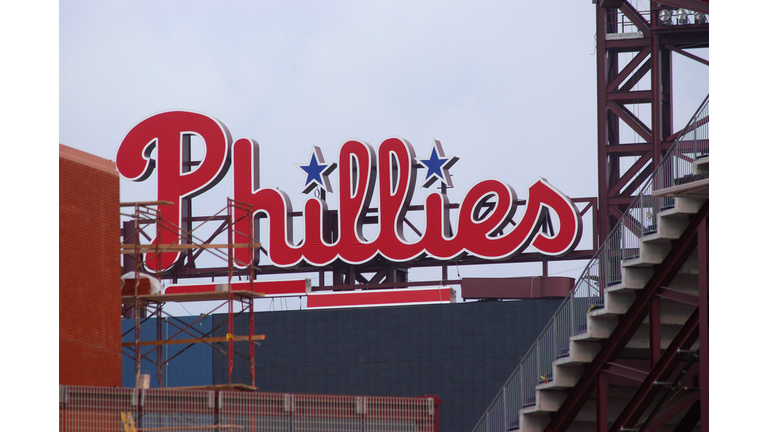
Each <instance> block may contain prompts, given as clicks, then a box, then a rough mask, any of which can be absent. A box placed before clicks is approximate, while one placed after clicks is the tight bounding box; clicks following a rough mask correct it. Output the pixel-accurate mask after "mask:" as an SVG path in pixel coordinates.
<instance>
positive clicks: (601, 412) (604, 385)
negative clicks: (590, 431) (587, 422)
mask: <svg viewBox="0 0 768 432" xmlns="http://www.w3.org/2000/svg"><path fill="white" fill-rule="evenodd" d="M595 422H596V425H595V431H596V432H607V431H608V376H607V374H606V373H605V372H603V371H600V372H599V373H598V374H597V376H596V377H595Z"/></svg>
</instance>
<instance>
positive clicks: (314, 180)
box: [295, 146, 336, 194]
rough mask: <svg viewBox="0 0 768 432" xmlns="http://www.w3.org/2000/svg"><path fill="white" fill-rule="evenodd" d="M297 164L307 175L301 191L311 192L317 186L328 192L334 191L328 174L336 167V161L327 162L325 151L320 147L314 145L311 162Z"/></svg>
mask: <svg viewBox="0 0 768 432" xmlns="http://www.w3.org/2000/svg"><path fill="white" fill-rule="evenodd" d="M295 165H296V166H297V167H299V168H301V169H302V170H303V171H304V172H305V173H306V175H307V177H306V179H305V180H304V189H303V190H302V191H301V193H305V194H306V193H309V192H311V191H312V189H314V188H316V187H319V188H320V189H324V190H326V191H328V192H333V190H331V183H330V182H329V181H328V175H330V174H331V173H332V172H333V171H334V170H335V169H336V163H335V162H334V163H329V164H327V163H325V160H324V159H323V152H322V151H321V150H320V148H319V147H317V146H314V147H313V149H312V156H311V157H310V158H309V163H308V164H307V165H300V164H295Z"/></svg>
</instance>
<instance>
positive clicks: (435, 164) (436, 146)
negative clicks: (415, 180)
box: [418, 140, 459, 188]
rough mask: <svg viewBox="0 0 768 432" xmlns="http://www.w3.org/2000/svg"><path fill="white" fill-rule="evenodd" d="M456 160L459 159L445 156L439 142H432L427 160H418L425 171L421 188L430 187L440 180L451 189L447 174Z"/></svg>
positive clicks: (451, 185)
mask: <svg viewBox="0 0 768 432" xmlns="http://www.w3.org/2000/svg"><path fill="white" fill-rule="evenodd" d="M458 160H459V158H457V157H456V156H445V153H444V152H443V147H442V145H441V144H440V141H438V140H434V143H433V144H432V153H431V154H430V156H429V159H418V162H419V164H421V166H423V167H424V168H426V169H427V174H426V176H425V177H424V184H423V185H422V186H421V187H425V188H426V187H430V186H432V183H434V182H435V181H437V180H440V181H441V182H442V183H443V184H445V185H446V186H448V187H453V182H452V181H451V174H450V173H449V172H448V169H449V168H451V167H452V166H453V164H455V163H456V162H457V161H458Z"/></svg>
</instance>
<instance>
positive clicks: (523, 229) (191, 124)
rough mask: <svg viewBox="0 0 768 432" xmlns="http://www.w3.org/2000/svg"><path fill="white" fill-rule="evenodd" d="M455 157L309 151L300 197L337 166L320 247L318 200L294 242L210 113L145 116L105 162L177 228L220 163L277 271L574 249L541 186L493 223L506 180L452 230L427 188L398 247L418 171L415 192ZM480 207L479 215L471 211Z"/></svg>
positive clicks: (563, 216) (491, 185) (565, 220)
mask: <svg viewBox="0 0 768 432" xmlns="http://www.w3.org/2000/svg"><path fill="white" fill-rule="evenodd" d="M193 135H197V136H198V137H200V138H201V139H202V141H203V142H204V148H205V156H204V158H203V160H202V161H200V163H199V165H197V167H196V168H195V169H194V170H191V169H190V168H188V167H185V166H184V152H185V151H188V150H187V149H186V148H187V147H188V144H187V143H188V140H189V137H190V136H193ZM153 151H156V154H155V157H154V159H153V158H152V157H151V155H152V152H153ZM456 160H457V158H455V157H446V156H445V155H444V153H443V150H442V147H441V146H440V143H439V142H438V141H435V142H434V143H433V147H432V151H431V154H430V157H429V158H427V159H419V158H417V157H416V155H415V152H414V149H413V147H412V146H411V144H410V143H409V142H408V141H406V140H404V139H401V138H387V139H385V140H384V141H383V142H382V143H381V144H380V145H379V147H378V149H374V148H373V147H372V146H371V145H369V144H367V143H365V142H362V141H357V140H350V141H347V142H345V143H344V144H342V146H341V148H340V150H339V156H338V164H336V163H326V162H325V160H324V158H323V155H322V152H321V151H320V150H319V149H318V148H317V147H315V148H314V151H313V153H312V155H311V157H310V160H309V162H308V163H307V164H306V165H298V166H299V168H300V169H302V170H303V171H304V172H305V174H306V180H305V184H304V187H303V189H302V192H304V193H308V192H310V191H312V190H314V189H316V188H317V189H321V190H325V191H329V192H330V191H331V186H330V183H329V181H328V175H329V174H331V173H332V172H334V171H336V170H338V189H339V190H338V192H337V194H338V219H337V226H336V227H335V228H336V230H335V231H336V233H337V237H336V238H335V239H333V240H331V239H330V238H328V236H327V234H326V233H327V232H328V229H327V227H328V225H329V224H330V217H329V215H328V214H329V210H328V206H327V203H326V201H325V200H324V199H322V197H318V196H309V197H308V198H307V200H306V201H305V203H304V209H303V222H304V226H303V240H302V241H300V242H299V243H298V244H296V242H294V240H293V217H292V216H291V213H292V212H293V209H292V205H291V201H290V199H289V197H288V195H287V194H286V193H285V192H284V191H282V190H279V189H277V188H269V187H266V188H262V187H260V185H259V180H258V179H259V160H258V144H257V143H256V142H255V141H254V140H252V139H249V138H240V139H237V140H235V141H234V142H233V140H232V137H231V135H230V133H229V130H228V129H227V128H226V127H225V126H224V125H223V124H222V123H221V122H219V121H218V120H216V119H214V118H211V117H209V116H206V115H203V114H199V113H194V112H188V111H169V112H163V113H159V114H156V115H153V116H150V117H148V118H146V119H144V120H142V121H141V122H139V123H138V124H137V125H136V126H134V127H133V128H132V129H131V130H130V131H129V132H128V134H127V135H126V136H125V138H124V139H123V141H122V143H121V144H120V147H119V148H118V151H117V155H116V159H115V161H116V164H117V168H118V171H119V172H120V174H121V175H122V176H124V177H125V178H127V179H129V180H134V181H144V180H147V179H148V178H149V176H150V175H151V174H152V173H153V171H155V170H156V171H157V199H158V200H164V201H170V202H173V203H174V205H167V206H163V209H162V212H163V217H164V218H165V219H168V220H170V221H171V222H173V223H175V224H176V225H177V226H178V227H181V226H182V223H181V222H182V206H183V201H184V200H185V199H187V198H191V197H194V196H197V195H200V194H202V193H204V192H205V191H207V190H209V189H210V188H212V187H213V186H215V185H216V184H217V183H219V182H220V181H221V180H222V179H223V178H224V176H225V175H226V173H227V171H228V170H229V168H230V165H232V169H233V175H232V179H233V198H234V200H236V201H238V202H241V203H245V204H247V205H250V206H252V207H253V211H254V214H255V215H259V216H266V217H267V219H268V227H269V239H270V241H269V243H270V244H269V251H268V256H269V258H270V260H271V261H272V263H273V264H274V265H276V266H279V267H293V266H296V265H298V264H300V263H302V262H306V263H308V264H311V265H313V266H318V267H320V266H325V265H328V264H330V263H332V262H334V261H336V260H341V261H344V262H346V263H348V264H362V263H366V262H368V261H370V260H372V259H374V258H376V257H382V258H384V259H386V260H389V261H392V262H407V261H412V260H415V259H418V258H420V257H424V256H428V257H432V258H435V259H438V260H456V259H459V258H460V257H462V256H464V255H465V254H471V255H474V256H476V257H480V258H484V259H488V260H498V259H504V258H508V257H510V256H513V255H516V254H519V253H520V252H522V251H523V250H524V249H526V248H529V247H530V248H533V249H534V250H536V251H538V252H540V253H542V254H543V255H547V256H562V255H564V254H567V253H569V252H571V251H572V250H573V249H574V248H575V247H576V245H577V243H578V241H579V239H580V237H581V231H582V223H581V217H580V214H579V212H578V210H577V209H576V207H575V206H574V204H573V202H571V200H570V199H569V198H568V197H567V196H565V195H564V194H562V193H561V192H560V191H558V190H557V189H555V188H554V187H553V186H552V185H550V184H549V183H548V182H547V181H546V180H544V179H539V180H537V181H536V182H534V183H533V184H532V185H530V186H529V187H528V198H527V199H526V203H525V207H526V208H525V212H524V213H523V215H522V218H521V219H520V220H519V221H518V222H516V223H514V228H513V229H512V230H510V231H508V232H504V228H505V227H507V226H508V225H509V224H510V222H511V221H512V218H513V216H514V215H515V212H516V210H517V206H518V199H517V195H516V193H515V191H514V189H512V188H511V187H510V186H509V185H507V184H506V183H504V182H502V181H500V180H495V179H487V180H482V181H479V182H477V183H476V184H475V185H473V186H472V187H471V188H470V189H469V191H468V192H467V193H466V195H465V196H464V199H463V200H462V201H461V202H460V204H459V210H458V217H457V223H456V226H455V229H452V227H451V225H450V224H451V222H450V218H449V201H448V197H447V196H446V195H445V194H444V193H442V192H441V191H434V192H431V193H429V194H428V195H427V197H426V199H425V203H424V215H425V216H424V218H425V219H424V222H425V223H424V226H425V228H424V232H423V233H422V234H421V237H420V238H418V239H417V240H415V241H408V240H406V239H405V236H404V234H403V224H404V221H405V216H406V213H407V211H408V209H409V207H410V206H411V200H412V197H413V193H414V190H415V187H416V183H417V182H416V178H417V169H418V167H419V166H422V167H423V168H426V172H427V174H426V176H425V180H424V183H423V186H424V187H427V186H430V185H432V184H433V183H435V182H437V181H440V182H442V183H445V184H446V185H450V175H449V174H448V171H447V170H448V168H450V166H451V165H453V164H454V163H455V162H456ZM377 183H378V207H379V211H378V228H379V230H378V234H377V236H376V238H374V239H366V238H365V236H364V235H363V221H364V218H365V215H366V213H367V211H368V208H369V205H370V203H371V199H372V198H373V197H374V193H375V191H376V188H375V186H376V184H377ZM323 195H324V194H323ZM491 202H492V203H493V205H488V204H489V203H491ZM481 208H486V209H488V208H490V210H488V211H485V212H481V211H480V209H481ZM547 220H550V221H555V223H554V225H553V227H554V229H553V230H551V231H548V230H546V229H543V228H542V227H543V226H544V225H545V223H546V221H547ZM236 224H237V226H236V227H235V232H236V233H239V234H235V238H233V239H232V241H234V242H235V243H247V242H248V236H247V235H246V234H245V233H247V232H248V228H249V221H248V220H239V221H237V222H236ZM179 237H180V233H172V232H168V231H166V230H161V231H160V232H159V233H158V234H157V238H156V239H155V242H160V244H168V243H178V242H179V241H180V239H179ZM235 253H236V256H235V258H236V260H237V261H239V262H241V263H242V262H248V256H249V255H248V253H249V251H248V250H247V249H236V250H235ZM178 257H179V254H178V253H163V254H161V266H162V268H168V267H170V266H171V265H172V264H173V263H174V262H175V261H176V260H177V259H178Z"/></svg>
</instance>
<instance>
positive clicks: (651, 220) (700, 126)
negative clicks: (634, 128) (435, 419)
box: [473, 95, 709, 432]
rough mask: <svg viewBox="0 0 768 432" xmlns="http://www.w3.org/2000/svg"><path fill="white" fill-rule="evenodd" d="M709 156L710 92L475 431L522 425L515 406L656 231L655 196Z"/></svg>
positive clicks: (529, 401)
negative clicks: (624, 265) (643, 238)
mask: <svg viewBox="0 0 768 432" xmlns="http://www.w3.org/2000/svg"><path fill="white" fill-rule="evenodd" d="M708 156H709V95H707V97H706V98H704V101H703V102H702V103H701V105H700V106H699V109H698V110H697V111H696V113H695V114H694V115H693V117H692V118H691V120H690V121H689V122H688V124H687V125H686V126H685V128H683V130H682V131H681V132H680V134H679V135H678V137H677V139H676V140H675V142H674V143H673V144H672V147H671V148H670V150H669V151H668V152H667V154H666V155H665V156H664V157H663V158H662V160H661V162H659V165H658V166H657V167H656V169H655V170H654V171H653V173H652V174H651V176H650V177H649V178H648V179H647V180H646V181H645V183H644V184H643V186H642V187H641V188H640V192H639V193H638V194H637V196H636V197H635V199H634V200H633V202H632V204H630V206H629V208H628V209H627V211H626V212H625V213H624V215H623V216H622V218H621V219H620V220H619V222H618V223H617V224H616V226H615V227H614V228H613V230H612V231H611V233H610V234H609V235H608V237H607V238H606V240H605V241H604V242H603V244H602V245H600V247H599V248H598V250H597V252H596V253H595V255H594V256H593V257H592V259H591V260H590V261H589V263H587V266H586V268H585V269H584V271H583V272H582V274H581V276H580V277H579V278H578V280H577V281H576V283H575V284H574V287H573V290H572V291H571V292H570V293H569V294H568V296H566V298H565V299H564V300H563V302H562V303H561V304H560V306H559V307H558V309H557V310H556V311H555V313H554V315H553V316H552V318H550V320H549V322H548V323H547V325H546V326H545V327H544V330H543V331H542V332H541V334H540V335H539V337H538V338H537V339H536V341H535V342H534V343H533V345H532V346H531V348H530V349H528V352H527V353H526V354H525V355H524V356H523V357H522V360H521V361H520V363H519V364H518V366H517V367H516V368H515V370H514V371H513V372H512V375H510V377H509V378H508V379H507V381H506V382H505V383H504V385H503V386H502V388H501V390H500V391H499V393H497V395H496V397H495V398H494V399H493V401H491V404H490V406H489V407H488V409H487V410H486V411H485V413H483V415H482V416H481V417H480V420H479V421H478V422H477V424H476V425H475V427H474V429H473V432H496V431H509V430H513V429H518V428H519V427H520V415H519V412H520V410H521V409H522V408H524V407H527V406H531V405H534V404H535V403H536V387H537V386H538V385H541V384H546V383H548V382H550V381H552V379H553V362H554V361H555V360H556V359H558V358H561V357H566V356H568V355H570V353H571V349H570V341H571V337H572V336H576V335H579V334H583V333H586V332H587V325H588V320H587V313H588V312H589V311H590V310H592V309H595V308H600V307H603V305H604V304H605V288H606V287H608V286H611V285H615V284H618V283H621V267H622V261H625V260H629V259H633V258H637V257H638V256H639V249H640V241H641V239H642V237H643V236H645V235H648V234H651V233H654V232H656V225H655V223H656V222H655V221H656V215H657V213H658V212H659V211H661V210H664V209H666V208H668V207H670V206H671V205H673V202H672V201H671V200H672V199H671V198H667V197H655V196H653V191H654V186H655V190H660V189H664V188H668V187H672V186H674V185H675V184H676V182H677V183H679V182H680V179H685V178H686V176H691V175H695V174H694V168H693V167H694V165H695V164H696V163H697V161H701V160H702V158H705V157H708Z"/></svg>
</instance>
